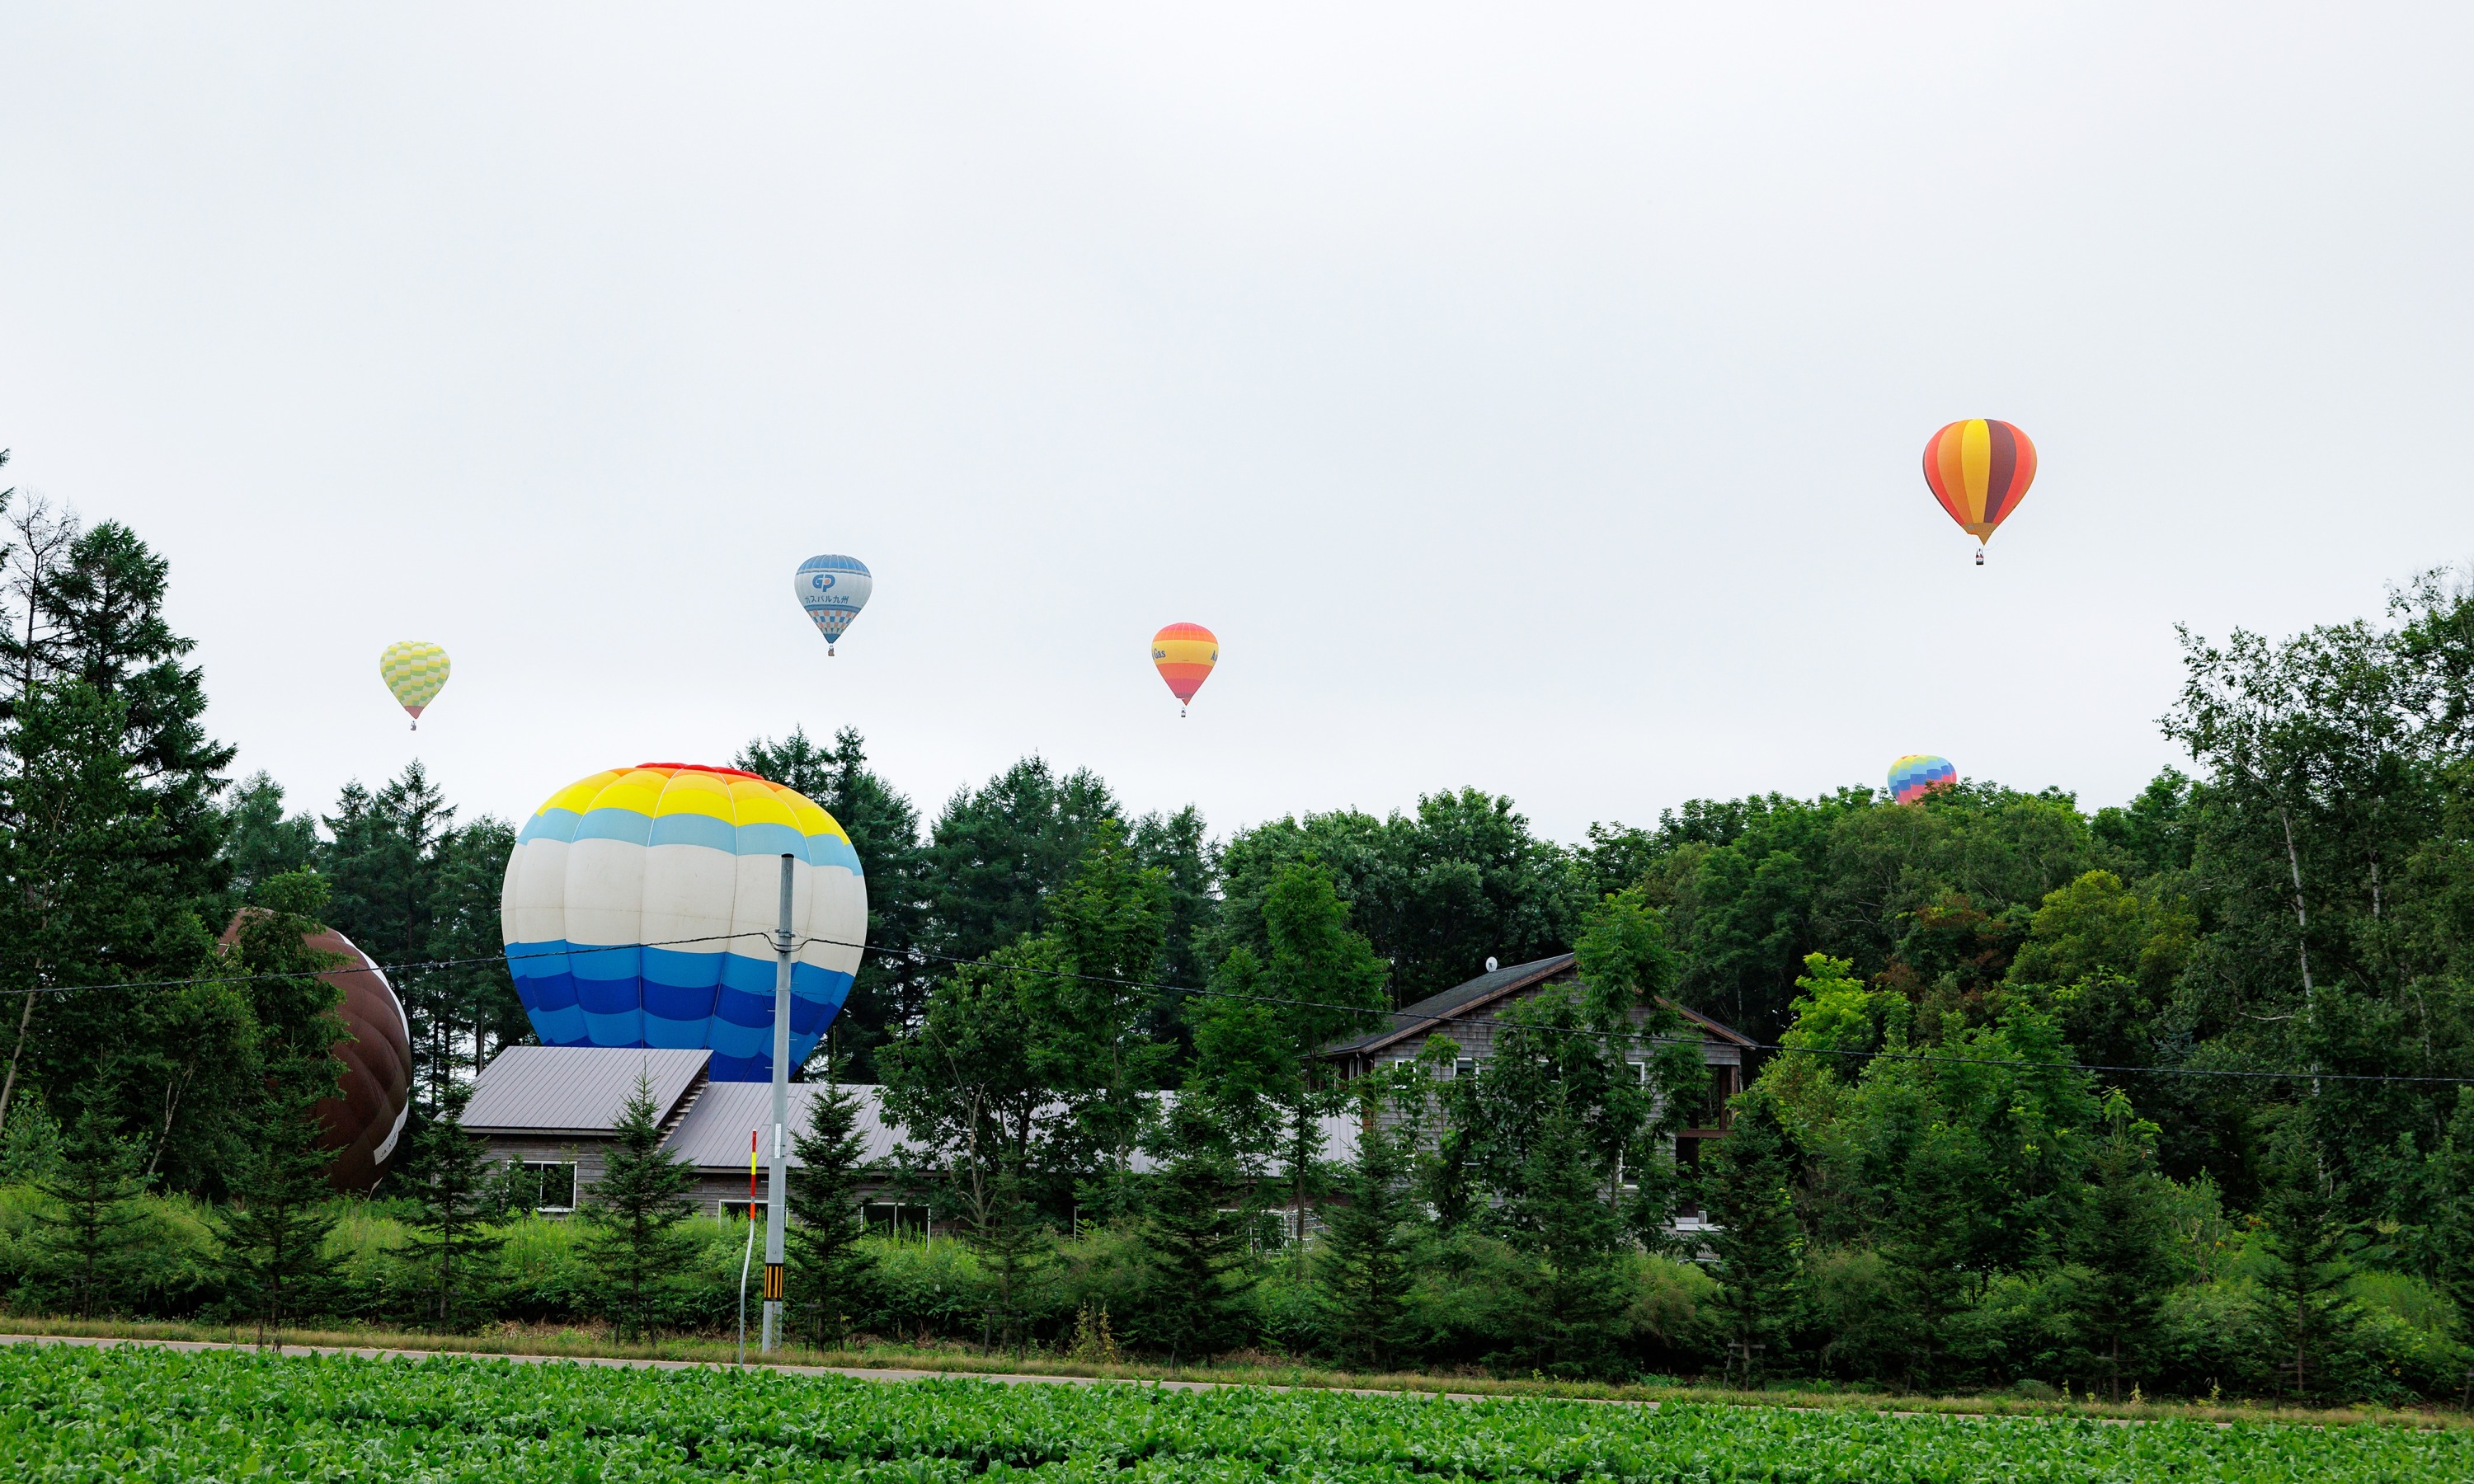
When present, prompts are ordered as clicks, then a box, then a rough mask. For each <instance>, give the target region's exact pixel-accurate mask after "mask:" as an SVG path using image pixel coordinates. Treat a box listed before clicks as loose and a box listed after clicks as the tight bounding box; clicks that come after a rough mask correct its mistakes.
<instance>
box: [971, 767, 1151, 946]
mask: <svg viewBox="0 0 2474 1484" xmlns="http://www.w3.org/2000/svg"><path fill="white" fill-rule="evenodd" d="M1118 814H1119V811H1118V808H1117V801H1116V798H1115V796H1114V795H1112V794H1110V793H1109V791H1108V786H1107V784H1105V783H1104V782H1103V781H1101V779H1100V777H1099V775H1098V774H1095V773H1092V772H1091V771H1090V770H1088V769H1082V770H1079V771H1078V772H1075V773H1071V774H1068V775H1066V776H1065V777H1063V778H1059V777H1057V776H1056V773H1055V770H1054V769H1052V768H1050V767H1049V765H1048V764H1047V763H1046V762H1045V761H1043V760H1042V759H1040V758H1037V757H1026V758H1024V759H1023V760H1022V761H1020V762H1018V763H1015V764H1014V765H1013V766H1012V767H1010V768H1008V769H1007V770H1006V771H1005V772H1003V773H1001V774H998V775H997V776H996V777H995V778H990V779H988V781H987V782H986V783H985V784H983V785H982V786H981V787H980V788H978V789H963V790H960V791H958V792H957V793H956V794H955V795H954V797H953V798H951V799H949V800H947V801H946V802H945V806H944V808H943V809H941V810H939V811H938V813H937V816H936V821H935V824H934V827H933V828H932V829H931V830H930V835H929V843H928V847H927V858H926V861H925V872H926V885H927V892H926V896H927V901H928V914H929V924H928V926H929V937H930V939H931V940H932V942H933V945H934V947H935V948H936V949H937V950H938V951H940V952H942V953H945V954H948V955H950V956H952V957H954V958H958V959H977V958H982V957H984V956H985V955H987V954H988V953H990V952H993V951H994V950H996V949H998V948H1000V947H1003V946H1005V945H1007V944H1010V943H1013V942H1016V941H1017V940H1019V939H1020V938H1021V937H1022V936H1023V935H1024V934H1025V933H1029V932H1034V931H1036V930H1037V929H1038V928H1039V926H1040V925H1041V922H1042V920H1043V917H1044V913H1045V908H1046V906H1047V902H1048V898H1050V896H1052V895H1053V894H1055V892H1056V891H1058V890H1059V889H1061V888H1062V887H1063V886H1064V885H1065V883H1066V882H1067V881H1069V880H1071V879H1072V878H1073V876H1074V874H1075V872H1076V871H1077V870H1078V869H1079V868H1080V866H1081V864H1082V860H1083V857H1084V856H1086V855H1088V854H1089V853H1090V849H1091V841H1092V839H1093V837H1094V835H1095V834H1096V833H1097V832H1098V831H1099V829H1100V827H1101V821H1103V820H1111V819H1115V818H1117V817H1118Z"/></svg>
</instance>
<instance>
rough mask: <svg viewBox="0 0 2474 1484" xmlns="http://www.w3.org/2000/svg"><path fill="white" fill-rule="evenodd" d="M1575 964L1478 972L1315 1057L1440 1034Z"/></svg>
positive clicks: (1572, 960) (1712, 1024)
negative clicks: (1464, 1018) (1469, 1016)
mask: <svg viewBox="0 0 2474 1484" xmlns="http://www.w3.org/2000/svg"><path fill="white" fill-rule="evenodd" d="M1578 962H1579V960H1578V958H1577V957H1576V956H1575V955H1573V954H1570V953H1558V954H1556V955H1555V956H1554V957H1553V958H1540V959H1532V960H1530V961H1529V962H1528V963H1526V964H1515V965H1513V966H1511V967H1510V968H1508V969H1496V970H1494V971H1493V972H1492V973H1485V974H1480V975H1478V976H1477V977H1476V978H1474V979H1470V980H1467V981H1466V982H1464V983H1461V984H1456V985H1453V986H1452V987H1451V988H1450V989H1448V990H1445V991H1443V993H1440V994H1429V995H1427V996H1426V997H1425V998H1424V999H1421V1000H1419V1001H1418V1002H1417V1003H1416V1004H1414V1005H1404V1006H1402V1007H1401V1008H1400V1009H1398V1010H1395V1011H1394V1012H1393V1013H1392V1022H1391V1024H1389V1025H1386V1026H1385V1027H1384V1028H1383V1029H1381V1030H1379V1031H1372V1032H1370V1033H1368V1034H1367V1035H1364V1036H1359V1037H1355V1038H1353V1039H1351V1040H1348V1041H1333V1042H1332V1043H1331V1044H1330V1045H1327V1046H1325V1047H1323V1048H1322V1051H1320V1052H1318V1053H1316V1054H1317V1055H1319V1056H1326V1057H1336V1056H1347V1055H1349V1054H1351V1053H1355V1052H1367V1051H1376V1050H1380V1049H1382V1048H1383V1047H1385V1046H1388V1045H1391V1044H1393V1043H1394V1042H1395V1041H1404V1040H1406V1039H1408V1038H1409V1037H1412V1036H1422V1035H1423V1034H1425V1033H1427V1032H1430V1031H1433V1032H1441V1031H1443V1030H1446V1029H1448V1028H1449V1026H1450V1024H1451V1022H1452V1021H1454V1020H1457V1019H1459V1018H1461V1017H1464V1016H1467V1015H1472V1014H1474V1013H1476V1012H1478V1011H1480V1010H1484V1009H1486V1008H1487V1007H1489V1006H1491V1005H1494V1004H1497V1003H1500V1002H1501V1001H1503V1000H1505V999H1508V998H1510V997H1511V996H1513V995H1514V994H1516V993H1519V992H1520V991H1522V990H1525V989H1530V988H1532V987H1534V986H1537V985H1540V984H1542V983H1544V982H1545V981H1547V980H1549V979H1552V978H1554V977H1555V976H1556V975H1558V974H1561V973H1563V972H1564V971H1566V970H1567V969H1571V968H1572V967H1573V965H1574V964H1576V963H1578ZM1660 1003H1661V1004H1664V1005H1665V1006H1667V1007H1668V1008H1669V1009H1672V1010H1674V1011H1676V1012H1677V1013H1678V1014H1680V1015H1682V1016H1683V1017H1685V1018H1686V1020H1689V1021H1690V1022H1692V1023H1693V1024H1694V1025H1696V1026H1699V1027H1700V1028H1701V1032H1702V1034H1703V1036H1704V1037H1705V1038H1707V1039H1708V1040H1710V1041H1723V1042H1725V1043H1726V1044H1728V1045H1732V1046H1758V1045H1759V1044H1760V1042H1758V1041H1755V1040H1753V1039H1752V1038H1751V1037H1750V1036H1747V1035H1745V1034H1744V1033H1742V1032H1741V1031H1738V1030H1736V1029H1735V1028H1734V1027H1733V1026H1729V1025H1722V1024H1720V1023H1719V1022H1717V1021H1716V1020H1713V1019H1711V1018H1710V1017H1708V1016H1705V1015H1703V1014H1701V1013H1700V1012H1699V1011H1697V1010H1686V1009H1685V1007H1683V1006H1682V1005H1679V1004H1676V1003H1675V1001H1673V1000H1671V999H1663V998H1661V1001H1660Z"/></svg>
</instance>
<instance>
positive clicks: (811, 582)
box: [808, 572, 834, 592]
mask: <svg viewBox="0 0 2474 1484" xmlns="http://www.w3.org/2000/svg"><path fill="white" fill-rule="evenodd" d="M833 585H834V576H833V574H832V573H831V572H818V573H817V574H816V575H815V576H813V577H811V578H809V579H808V586H811V587H813V588H815V589H816V590H817V591H818V592H822V591H824V590H825V589H826V588H828V587H831V586H833Z"/></svg>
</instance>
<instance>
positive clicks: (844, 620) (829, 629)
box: [790, 556, 876, 644]
mask: <svg viewBox="0 0 2474 1484" xmlns="http://www.w3.org/2000/svg"><path fill="white" fill-rule="evenodd" d="M875 586H876V579H875V578H873V577H871V576H869V575H868V570H867V563H866V562H861V560H859V558H857V557H837V556H826V557H810V558H809V559H808V560H807V561H805V562H800V563H799V570H798V571H797V572H796V573H794V574H792V576H791V580H790V587H791V590H792V591H793V592H796V593H797V594H798V595H799V606H800V607H801V608H803V609H806V610H808V616H809V617H810V618H812V619H813V620H815V625H816V630H817V632H818V633H820V634H823V635H824V636H825V642H826V643H828V644H831V643H832V642H834V641H835V640H836V639H838V638H840V637H841V636H842V631H843V630H845V629H848V628H849V627H850V626H851V620H852V619H854V618H857V617H858V616H859V610H861V609H863V608H865V607H867V595H868V594H869V593H870V592H871V591H873V590H874V589H875Z"/></svg>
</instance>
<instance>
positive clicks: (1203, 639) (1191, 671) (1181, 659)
mask: <svg viewBox="0 0 2474 1484" xmlns="http://www.w3.org/2000/svg"><path fill="white" fill-rule="evenodd" d="M1219 662H1220V640H1219V639H1218V638H1217V637H1215V636H1214V635H1213V634H1212V632H1211V631H1210V630H1208V629H1206V628H1204V627H1202V625H1201V624H1171V625H1169V626H1168V627H1167V628H1165V629H1162V630H1161V631H1160V632H1159V633H1157V634H1152V664H1154V665H1156V666H1158V668H1159V673H1160V679H1161V680H1164V681H1166V682H1168V688H1169V691H1170V693H1171V694H1173V695H1175V696H1176V703H1177V705H1176V714H1177V715H1179V716H1183V715H1184V714H1185V704H1186V703H1187V702H1189V701H1191V700H1193V699H1194V693H1195V692H1196V691H1198V690H1201V688H1202V682H1204V681H1207V680H1209V679H1210V678H1211V667H1212V666H1213V665H1216V664H1218V663H1219Z"/></svg>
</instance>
